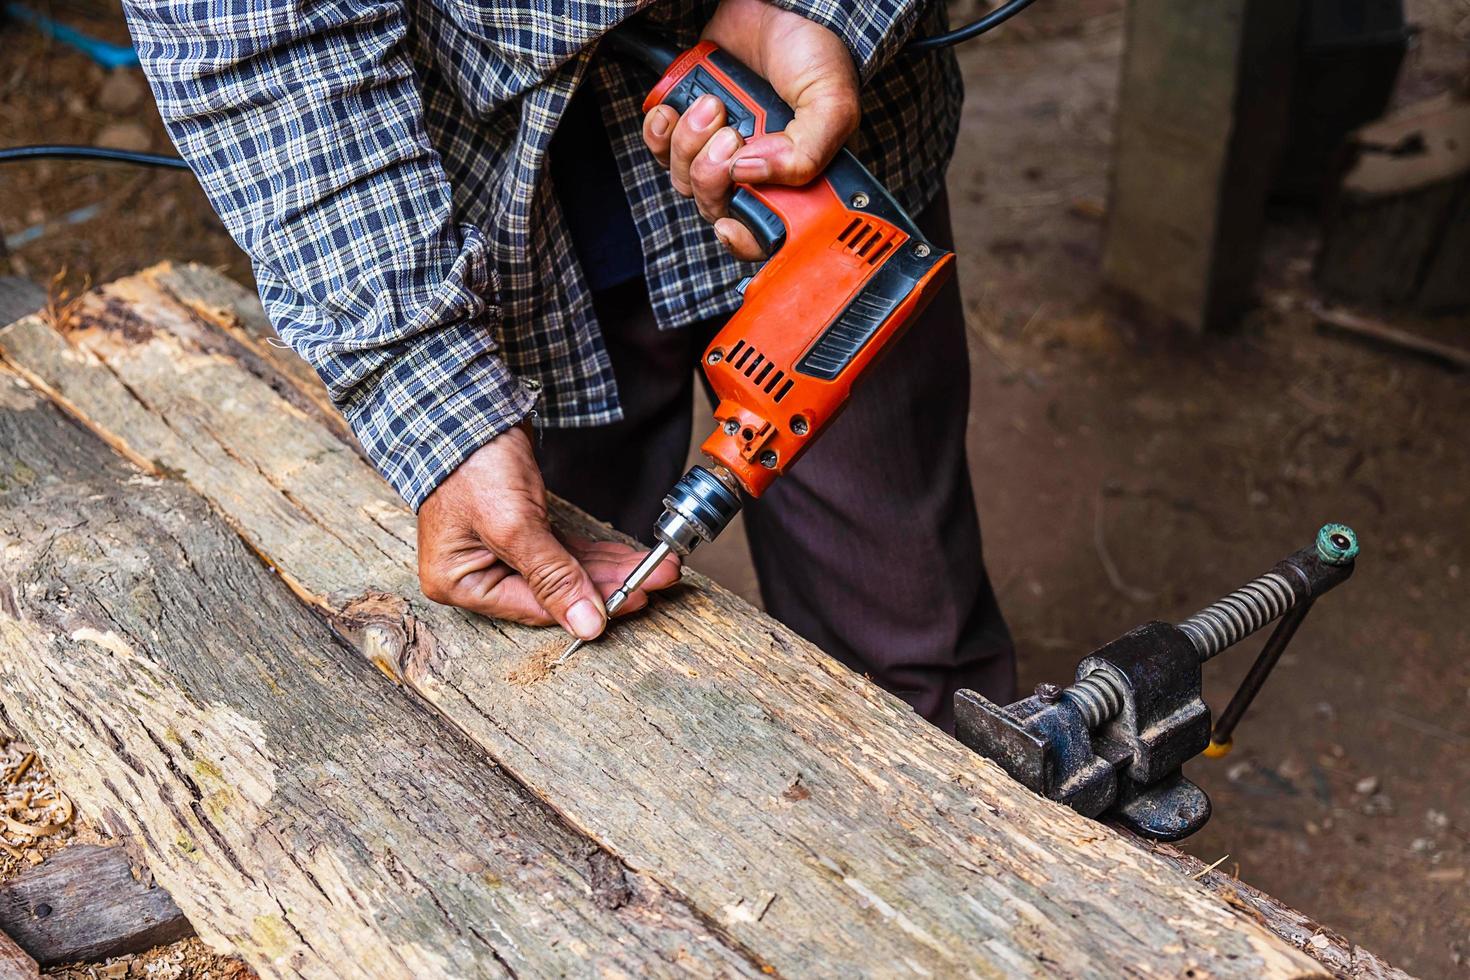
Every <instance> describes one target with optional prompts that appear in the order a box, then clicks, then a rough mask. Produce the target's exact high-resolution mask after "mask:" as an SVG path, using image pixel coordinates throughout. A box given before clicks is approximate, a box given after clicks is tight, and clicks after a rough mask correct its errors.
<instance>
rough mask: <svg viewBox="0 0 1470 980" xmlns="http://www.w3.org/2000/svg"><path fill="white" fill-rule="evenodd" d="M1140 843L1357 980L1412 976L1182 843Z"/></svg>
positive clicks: (1331, 967) (1406, 979) (1334, 969)
mask: <svg viewBox="0 0 1470 980" xmlns="http://www.w3.org/2000/svg"><path fill="white" fill-rule="evenodd" d="M1138 845H1139V846H1140V847H1142V848H1145V849H1147V850H1148V851H1150V852H1151V853H1153V854H1155V855H1157V856H1158V857H1160V858H1162V859H1163V860H1165V861H1168V862H1169V863H1170V864H1172V865H1173V866H1174V867H1175V868H1177V869H1179V872H1180V874H1184V875H1188V876H1189V877H1190V878H1192V879H1195V880H1197V881H1200V882H1202V883H1203V884H1204V885H1205V887H1207V888H1209V889H1211V890H1212V891H1214V892H1215V893H1216V894H1218V895H1219V896H1220V897H1221V898H1223V899H1224V900H1225V901H1226V902H1227V903H1228V904H1229V905H1230V906H1231V907H1233V908H1237V909H1240V910H1241V911H1243V912H1245V913H1246V914H1247V915H1250V916H1253V917H1255V918H1256V920H1257V921H1259V922H1260V923H1261V924H1262V925H1263V926H1265V927H1266V928H1268V929H1270V930H1271V931H1272V932H1274V933H1275V934H1276V935H1278V936H1280V937H1281V938H1283V939H1285V940H1287V941H1288V942H1290V943H1291V944H1292V945H1293V946H1295V947H1296V948H1297V949H1301V950H1305V951H1306V952H1308V953H1309V954H1311V956H1312V958H1313V959H1315V960H1317V961H1318V962H1319V963H1321V964H1322V965H1323V966H1325V967H1327V968H1328V969H1329V970H1331V971H1332V972H1333V973H1334V974H1336V975H1337V976H1340V977H1351V978H1352V980H1412V978H1411V977H1410V976H1409V974H1407V973H1405V972H1404V971H1403V970H1400V969H1398V968H1397V967H1395V966H1392V965H1390V964H1389V963H1387V962H1385V961H1384V960H1383V959H1381V958H1379V957H1378V956H1377V955H1375V954H1373V953H1371V952H1369V951H1368V950H1366V949H1364V948H1363V947H1361V946H1359V945H1357V944H1356V943H1354V942H1352V941H1351V940H1349V939H1347V938H1346V937H1345V936H1342V935H1340V934H1338V933H1336V932H1333V931H1332V930H1331V929H1328V928H1327V927H1325V926H1323V925H1321V924H1320V923H1318V922H1316V921H1314V920H1313V919H1311V918H1309V917H1308V916H1305V915H1303V914H1302V913H1300V912H1298V911H1297V910H1296V909H1293V908H1290V907H1288V906H1286V905H1283V904H1281V902H1279V901H1277V900H1276V899H1274V898H1272V897H1271V896H1270V895H1267V894H1266V893H1265V892H1263V891H1261V890H1260V889H1258V888H1253V887H1251V886H1250V885H1248V884H1246V883H1245V882H1243V881H1241V880H1240V879H1239V878H1232V877H1230V876H1229V875H1227V874H1225V873H1223V872H1222V871H1220V870H1218V869H1211V868H1210V866H1209V865H1207V864H1205V863H1204V862H1203V861H1201V860H1200V859H1199V858H1196V857H1193V856H1191V855H1188V854H1185V853H1184V852H1183V851H1181V850H1179V849H1178V848H1177V847H1173V846H1171V845H1169V844H1158V843H1153V842H1151V841H1145V840H1142V839H1140V840H1139V841H1138Z"/></svg>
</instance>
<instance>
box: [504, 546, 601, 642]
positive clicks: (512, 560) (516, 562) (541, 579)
mask: <svg viewBox="0 0 1470 980" xmlns="http://www.w3.org/2000/svg"><path fill="white" fill-rule="evenodd" d="M499 551H500V557H501V558H503V559H504V560H505V561H506V562H507V563H508V564H509V565H510V566H511V567H512V568H514V569H515V570H516V571H518V572H520V573H521V578H523V579H524V580H525V582H526V584H527V585H528V586H529V587H530V589H531V592H532V594H533V595H535V597H536V601H537V602H539V603H540V604H541V608H543V609H545V610H546V611H547V612H548V613H549V614H551V617H552V618H553V619H555V620H556V621H557V622H558V623H560V624H561V625H562V627H563V628H564V629H565V630H566V631H567V632H569V633H571V634H572V635H573V636H575V637H577V638H578V639H582V640H592V639H596V638H597V636H598V634H600V633H601V632H602V630H603V627H604V626H606V625H607V613H606V610H605V607H604V605H603V602H602V594H601V593H600V592H598V590H597V586H596V585H594V584H593V583H592V578H591V576H589V575H588V574H587V571H586V569H584V568H583V567H582V565H581V564H580V563H579V562H578V561H577V559H575V558H573V557H572V555H571V552H569V551H567V549H566V547H565V546H564V545H563V544H562V543H561V541H559V540H558V539H557V537H556V535H554V534H552V533H551V527H550V525H548V524H546V523H545V522H533V523H528V524H526V525H524V526H522V527H521V528H520V529H519V533H518V534H516V535H515V537H514V538H513V539H512V540H511V541H509V542H503V543H501V545H500V548H499Z"/></svg>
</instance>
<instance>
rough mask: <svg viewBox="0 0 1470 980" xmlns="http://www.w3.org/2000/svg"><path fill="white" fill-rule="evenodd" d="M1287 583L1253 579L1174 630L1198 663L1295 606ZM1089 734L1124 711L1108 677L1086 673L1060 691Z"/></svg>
mask: <svg viewBox="0 0 1470 980" xmlns="http://www.w3.org/2000/svg"><path fill="white" fill-rule="evenodd" d="M1296 602H1297V596H1296V593H1295V592H1293V591H1292V588H1291V583H1289V582H1287V580H1286V579H1285V578H1283V577H1282V576H1281V575H1280V574H1278V573H1276V572H1267V573H1266V574H1265V575H1262V576H1260V577H1259V578H1255V579H1252V580H1251V581H1249V582H1247V583H1246V584H1245V585H1244V586H1242V587H1241V588H1239V589H1236V590H1235V591H1234V592H1232V593H1230V594H1229V595H1227V596H1225V597H1224V598H1223V599H1219V600H1217V601H1215V602H1212V603H1210V604H1209V605H1208V606H1206V607H1205V608H1203V609H1201V610H1200V611H1199V612H1197V613H1195V614H1194V615H1193V616H1190V617H1189V618H1188V619H1186V620H1185V621H1184V622H1182V623H1180V624H1179V631H1180V632H1181V633H1183V634H1184V635H1185V636H1187V637H1189V642H1190V643H1191V644H1193V645H1194V649H1195V650H1196V651H1197V652H1198V653H1199V656H1200V659H1201V660H1208V659H1210V658H1211V657H1213V656H1215V654H1217V653H1219V652H1220V651H1221V650H1224V649H1225V648H1226V647H1229V646H1232V645H1234V644H1236V643H1239V642H1240V641H1241V640H1243V639H1245V638H1246V637H1247V636H1250V635H1251V634H1252V633H1254V632H1255V631H1256V630H1258V629H1260V628H1261V627H1263V626H1265V625H1266V624H1267V623H1270V622H1271V621H1273V620H1275V619H1276V618H1277V617H1279V616H1281V615H1282V614H1284V613H1285V612H1286V611H1287V610H1288V609H1290V608H1291V607H1292V606H1294V605H1296ZM1061 696H1062V697H1064V698H1066V699H1067V700H1068V701H1070V702H1071V703H1072V704H1073V706H1075V707H1076V708H1077V710H1078V712H1080V713H1081V715H1082V717H1083V719H1084V720H1085V721H1086V722H1087V727H1088V728H1089V729H1095V728H1098V727H1099V726H1101V725H1103V724H1105V723H1106V722H1108V721H1111V720H1112V719H1113V718H1115V717H1116V716H1117V714H1118V712H1120V711H1122V710H1123V691H1122V689H1121V688H1120V687H1119V686H1118V682H1117V680H1115V679H1114V678H1113V677H1112V675H1110V674H1104V673H1102V672H1097V673H1092V674H1088V675H1087V676H1086V677H1084V678H1082V679H1081V680H1080V681H1077V682H1076V683H1075V684H1073V685H1072V686H1071V687H1068V688H1067V689H1066V690H1064V691H1063V692H1062V695H1061Z"/></svg>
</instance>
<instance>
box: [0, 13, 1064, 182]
mask: <svg viewBox="0 0 1470 980" xmlns="http://www.w3.org/2000/svg"><path fill="white" fill-rule="evenodd" d="M1034 2H1035V0H1008V2H1007V3H1005V4H1003V5H1002V6H999V7H997V8H995V9H994V10H992V11H991V12H990V13H988V14H986V15H985V16H984V17H981V18H980V19H979V20H977V21H974V22H973V23H970V24H966V25H965V26H964V27H960V28H956V29H955V30H952V31H948V32H946V33H944V34H935V35H934V36H933V37H921V38H917V39H915V40H913V41H910V42H909V43H908V44H906V45H905V46H904V48H903V50H904V51H905V52H907V53H914V54H923V53H925V52H927V51H938V50H939V49H940V48H948V47H952V46H953V45H956V44H959V43H961V42H963V41H968V40H970V39H971V38H975V37H979V36H980V35H981V34H984V33H985V32H986V31H989V30H992V29H993V28H996V27H999V26H1000V25H1001V24H1003V23H1005V22H1006V21H1008V20H1010V19H1011V18H1012V17H1014V16H1015V15H1016V14H1019V13H1020V12H1021V11H1023V10H1025V9H1026V8H1027V7H1029V6H1031V4H1033V3H1034ZM14 160H106V161H110V162H112V163H131V164H136V165H138V166H142V167H163V168H165V169H175V170H188V169H189V165H188V164H187V163H185V162H184V161H183V160H182V159H181V158H179V157H171V156H164V155H163V154H160V153H135V152H133V151H132V150H114V149H110V148H108V147H105V146H64V145H53V146H11V147H5V148H3V149H0V163H7V162H10V161H14Z"/></svg>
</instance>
